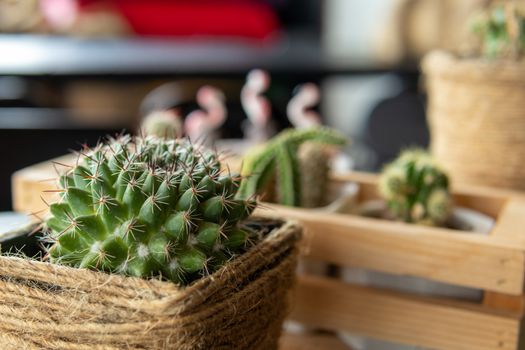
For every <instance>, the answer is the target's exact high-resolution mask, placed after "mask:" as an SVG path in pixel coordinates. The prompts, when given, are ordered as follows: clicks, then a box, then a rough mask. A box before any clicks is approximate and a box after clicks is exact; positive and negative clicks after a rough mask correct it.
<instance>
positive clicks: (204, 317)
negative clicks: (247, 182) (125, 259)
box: [0, 221, 300, 350]
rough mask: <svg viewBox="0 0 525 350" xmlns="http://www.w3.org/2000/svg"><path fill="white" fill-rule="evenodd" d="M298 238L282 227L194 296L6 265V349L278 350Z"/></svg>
mask: <svg viewBox="0 0 525 350" xmlns="http://www.w3.org/2000/svg"><path fill="white" fill-rule="evenodd" d="M268 222H269V225H275V223H276V221H267V222H265V224H266V223H268ZM270 227H271V226H270ZM299 237H300V228H299V226H297V225H296V224H294V223H282V222H277V226H276V227H275V228H274V229H272V231H271V232H270V233H269V234H268V235H267V236H266V237H265V238H264V239H263V241H261V242H260V243H259V244H258V245H257V246H255V247H253V248H251V249H250V250H249V251H248V252H247V253H245V254H243V255H242V256H240V257H238V258H236V259H234V260H233V261H231V262H230V263H228V264H227V265H225V266H224V267H223V268H221V269H220V270H218V271H217V272H216V273H214V274H212V275H210V276H208V277H205V278H203V279H201V280H199V281H197V282H195V283H193V284H191V285H190V286H188V287H186V288H179V287H177V286H176V285H174V284H172V283H169V282H163V281H159V280H144V279H139V278H131V277H125V276H119V275H109V274H106V273H102V272H95V271H89V270H83V269H75V268H70V267H65V266H59V265H53V264H49V263H44V262H38V261H34V260H27V259H21V258H14V257H0V344H1V348H2V349H5V350H11V349H17V350H19V349H64V350H66V349H67V350H75V349H86V350H96V349H104V350H109V349H111V350H117V349H118V350H121V349H228V350H229V349H265V350H266V349H276V348H277V342H278V338H279V334H280V331H281V323H282V320H283V319H284V317H285V315H286V312H287V299H288V291H289V288H290V286H291V285H292V283H293V280H294V270H295V263H296V253H297V249H296V242H297V241H298V239H299Z"/></svg>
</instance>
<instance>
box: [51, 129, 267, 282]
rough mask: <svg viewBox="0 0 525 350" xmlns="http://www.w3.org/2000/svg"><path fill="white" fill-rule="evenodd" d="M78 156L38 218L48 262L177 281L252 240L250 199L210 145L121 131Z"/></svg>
mask: <svg viewBox="0 0 525 350" xmlns="http://www.w3.org/2000/svg"><path fill="white" fill-rule="evenodd" d="M83 154H84V155H83V156H82V158H83V159H82V161H80V162H79V164H78V165H77V166H75V167H74V168H72V169H71V170H70V171H68V172H67V173H66V174H64V175H62V176H61V178H60V188H61V189H62V193H61V199H60V201H58V202H57V203H54V204H52V205H51V206H50V213H51V214H50V216H49V218H48V219H47V220H46V223H45V224H46V227H47V229H48V232H49V233H48V236H47V238H48V240H50V241H51V243H52V244H51V246H50V249H49V253H48V255H49V258H50V260H51V261H52V262H55V263H60V264H65V265H70V266H74V267H79V268H90V269H97V270H102V271H108V272H114V273H121V274H125V275H131V276H139V277H152V276H162V277H164V278H166V279H169V280H171V281H174V282H176V283H182V284H186V283H189V282H191V281H193V280H194V279H196V278H199V277H200V276H202V275H205V274H208V273H211V272H213V271H214V270H216V269H217V268H219V267H220V266H222V265H223V264H224V263H225V262H226V261H228V260H229V259H231V258H232V257H234V256H236V255H237V254H240V253H242V252H244V251H245V250H246V248H248V247H249V245H250V244H251V242H253V241H255V239H256V238H257V237H256V233H255V232H252V231H251V230H250V229H249V228H248V227H247V226H246V225H245V224H244V220H245V219H246V218H247V217H248V216H249V215H250V214H251V212H252V211H253V209H254V208H255V206H256V202H255V200H253V199H252V198H249V199H245V200H240V199H236V198H235V195H236V192H237V189H238V187H239V183H240V180H241V177H240V176H239V175H236V174H229V173H227V174H226V173H224V172H223V171H221V163H220V161H219V160H218V157H217V155H216V154H215V153H213V152H211V151H207V150H203V149H199V148H198V147H196V146H194V145H192V144H191V143H189V142H188V141H186V140H163V139H159V138H145V139H142V138H136V139H131V138H130V137H127V136H125V137H122V138H120V139H117V140H110V141H109V142H108V143H106V144H103V145H100V146H98V147H96V148H95V149H92V150H88V151H86V152H83Z"/></svg>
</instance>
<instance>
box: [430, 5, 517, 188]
mask: <svg viewBox="0 0 525 350" xmlns="http://www.w3.org/2000/svg"><path fill="white" fill-rule="evenodd" d="M473 28H474V32H475V33H476V34H477V35H478V38H479V41H480V45H479V46H480V50H479V52H478V53H476V54H470V55H456V54H453V53H449V52H432V53H430V54H428V55H427V56H426V57H425V58H424V60H423V62H422V69H423V72H424V74H425V77H426V86H427V90H428V96H429V104H428V119H429V125H430V130H431V150H432V153H433V154H434V156H435V157H436V158H437V160H438V161H439V162H441V163H442V164H443V166H444V167H445V169H446V170H447V171H448V172H449V173H450V174H451V176H452V177H453V178H454V181H457V182H459V183H474V184H481V185H489V186H501V187H509V188H514V189H519V190H523V189H525V170H524V169H523V167H522V166H521V165H522V164H523V163H524V161H525V134H524V133H523V130H524V129H525V114H524V113H523V103H524V102H523V101H525V90H524V89H523V85H524V84H525V64H524V61H523V54H524V50H525V8H524V7H523V4H520V3H518V2H517V1H508V2H505V3H496V4H495V5H493V6H492V7H491V8H490V9H489V10H487V12H485V13H483V14H482V15H480V16H479V18H477V20H476V21H475V24H474V26H473Z"/></svg>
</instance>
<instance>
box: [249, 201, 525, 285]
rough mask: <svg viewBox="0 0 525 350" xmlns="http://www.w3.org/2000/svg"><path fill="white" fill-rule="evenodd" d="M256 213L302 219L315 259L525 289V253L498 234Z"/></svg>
mask: <svg viewBox="0 0 525 350" xmlns="http://www.w3.org/2000/svg"><path fill="white" fill-rule="evenodd" d="M256 213H257V214H259V215H263V216H264V215H267V216H275V215H277V214H278V215H280V216H284V217H287V218H290V219H296V220H298V221H300V222H301V223H302V224H303V225H304V227H305V235H306V238H305V240H304V241H305V245H306V246H305V248H304V249H303V251H304V254H306V255H308V256H309V257H310V258H312V259H315V260H319V261H326V262H330V263H334V264H338V265H342V266H353V267H361V268H367V269H372V270H377V271H382V272H387V273H392V274H396V275H410V276H417V277H423V278H428V279H431V280H435V281H440V282H445V283H451V284H457V285H461V286H465V287H472V288H480V289H485V290H491V291H497V292H502V293H507V294H513V295H519V294H522V292H523V281H524V275H525V252H524V250H523V249H521V248H519V247H518V246H515V245H514V244H512V243H509V242H508V241H507V240H499V239H498V237H495V236H481V235H475V234H460V233H457V231H456V232H455V231H452V230H448V229H441V228H432V227H423V226H417V225H411V224H405V223H400V222H389V221H384V220H377V219H372V218H364V217H357V216H351V215H343V214H333V213H324V212H319V211H315V210H306V209H295V208H289V207H284V206H278V205H267V206H266V208H264V209H261V210H258V211H257V212H256ZM524 219H525V216H524ZM521 227H525V222H523V223H522V224H521Z"/></svg>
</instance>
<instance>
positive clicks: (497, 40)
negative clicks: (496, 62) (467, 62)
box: [472, 1, 525, 60]
mask: <svg viewBox="0 0 525 350" xmlns="http://www.w3.org/2000/svg"><path fill="white" fill-rule="evenodd" d="M472 31H473V32H474V33H475V34H476V35H477V36H478V37H479V39H480V40H481V45H482V54H483V55H484V56H485V57H487V58H490V59H494V58H510V59H514V60H518V59H521V58H522V57H523V52H524V50H525V9H524V7H523V4H518V3H516V2H513V1H509V2H507V3H505V4H501V3H499V4H495V5H493V6H491V7H490V8H489V9H488V10H487V11H485V12H483V13H480V14H479V15H478V16H476V17H475V18H474V19H473V21H472Z"/></svg>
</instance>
